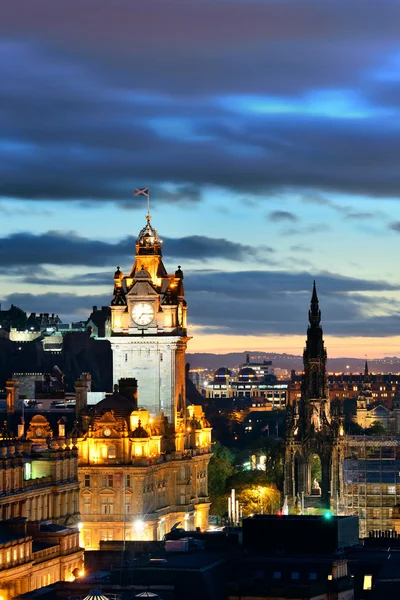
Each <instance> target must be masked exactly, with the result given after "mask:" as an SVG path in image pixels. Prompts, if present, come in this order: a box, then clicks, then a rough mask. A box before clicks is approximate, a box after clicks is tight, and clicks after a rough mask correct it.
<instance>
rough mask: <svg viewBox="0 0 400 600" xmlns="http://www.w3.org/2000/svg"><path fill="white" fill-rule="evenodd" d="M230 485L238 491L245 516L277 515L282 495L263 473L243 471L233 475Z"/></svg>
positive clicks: (237, 495)
mask: <svg viewBox="0 0 400 600" xmlns="http://www.w3.org/2000/svg"><path fill="white" fill-rule="evenodd" d="M227 483H228V493H229V491H230V489H232V488H234V489H235V490H236V497H237V499H238V500H239V505H240V506H241V507H242V512H243V516H244V517H247V516H249V515H251V514H253V513H268V514H271V513H276V512H278V510H279V509H280V506H281V494H280V492H279V490H278V488H277V487H276V485H275V484H274V483H271V482H269V481H268V480H267V478H266V476H265V473H264V472H262V471H242V472H240V473H237V474H236V475H233V476H232V477H231V478H230V479H229V481H228V482H227Z"/></svg>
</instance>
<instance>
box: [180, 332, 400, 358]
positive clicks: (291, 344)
mask: <svg viewBox="0 0 400 600" xmlns="http://www.w3.org/2000/svg"><path fill="white" fill-rule="evenodd" d="M196 330H197V331H196ZM190 334H191V335H192V336H193V338H192V340H191V342H190V344H189V346H188V350H187V351H188V353H189V354H190V353H194V352H211V353H213V354H226V353H228V352H246V351H249V352H257V351H259V352H276V353H279V354H281V353H287V354H294V355H297V356H301V355H302V354H303V350H304V345H305V341H306V334H305V333H304V335H292V336H291V335H270V336H252V335H248V336H246V335H241V336H240V335H221V334H208V333H207V334H202V333H201V331H200V328H197V327H192V328H191V331H190ZM324 340H325V346H326V349H327V352H328V360H329V358H339V357H348V358H362V357H364V356H365V355H366V354H367V355H368V357H369V358H370V359H373V358H383V357H385V356H400V336H393V337H384V338H378V337H351V338H350V337H349V338H346V337H335V336H329V335H324Z"/></svg>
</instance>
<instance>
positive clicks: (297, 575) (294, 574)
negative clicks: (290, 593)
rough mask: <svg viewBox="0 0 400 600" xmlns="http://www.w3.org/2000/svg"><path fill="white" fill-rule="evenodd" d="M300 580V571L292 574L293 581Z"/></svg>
mask: <svg viewBox="0 0 400 600" xmlns="http://www.w3.org/2000/svg"><path fill="white" fill-rule="evenodd" d="M298 578H299V573H298V571H293V573H292V579H298Z"/></svg>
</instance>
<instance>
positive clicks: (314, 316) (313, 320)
mask: <svg viewBox="0 0 400 600" xmlns="http://www.w3.org/2000/svg"><path fill="white" fill-rule="evenodd" d="M308 320H309V321H310V326H311V327H318V325H319V324H320V322H321V311H320V310H319V302H318V296H317V286H316V285H315V279H314V284H313V292H312V296H311V306H310V310H309V311H308Z"/></svg>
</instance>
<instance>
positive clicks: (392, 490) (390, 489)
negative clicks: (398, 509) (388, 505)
mask: <svg viewBox="0 0 400 600" xmlns="http://www.w3.org/2000/svg"><path fill="white" fill-rule="evenodd" d="M395 493H396V486H395V485H388V494H395Z"/></svg>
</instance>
